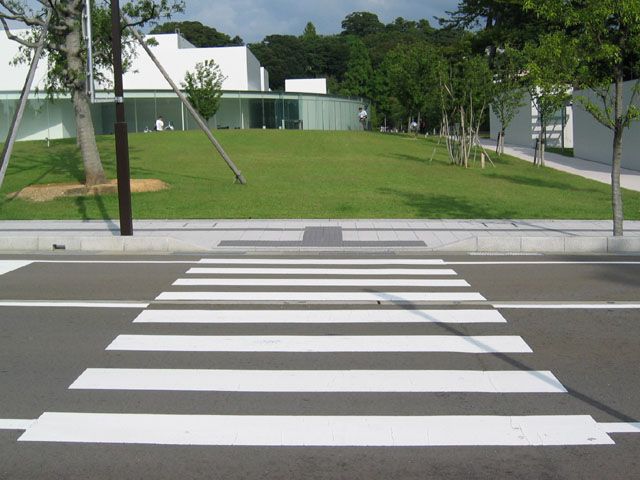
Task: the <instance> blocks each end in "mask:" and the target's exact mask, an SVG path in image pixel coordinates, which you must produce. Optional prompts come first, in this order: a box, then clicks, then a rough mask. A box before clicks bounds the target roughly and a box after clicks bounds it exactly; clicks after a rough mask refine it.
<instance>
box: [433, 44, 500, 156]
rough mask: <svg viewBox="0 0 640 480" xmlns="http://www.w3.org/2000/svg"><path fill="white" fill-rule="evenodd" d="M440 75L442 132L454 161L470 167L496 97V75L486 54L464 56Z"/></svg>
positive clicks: (453, 62)
mask: <svg viewBox="0 0 640 480" xmlns="http://www.w3.org/2000/svg"><path fill="white" fill-rule="evenodd" d="M444 72H445V73H444V75H442V77H441V102H442V117H443V119H442V124H443V134H444V136H445V139H446V141H447V148H448V150H449V157H450V158H451V161H452V163H455V164H457V165H463V166H464V167H465V168H466V167H468V166H469V159H470V156H471V153H472V151H473V147H474V146H477V145H478V144H479V142H478V132H479V131H480V125H482V123H483V121H484V118H485V117H484V115H485V112H486V110H487V107H488V105H489V103H490V102H491V99H492V97H493V92H492V89H493V85H494V83H493V75H492V72H491V70H490V69H489V63H488V59H487V56H486V55H478V56H473V55H463V56H462V57H461V58H459V59H457V60H455V61H451V62H450V64H449V66H448V68H447V69H446V70H445V71H444Z"/></svg>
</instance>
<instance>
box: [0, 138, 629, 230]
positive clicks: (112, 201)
mask: <svg viewBox="0 0 640 480" xmlns="http://www.w3.org/2000/svg"><path fill="white" fill-rule="evenodd" d="M217 135H218V137H219V139H220V141H221V142H222V144H223V145H224V146H225V148H226V149H227V151H228V152H229V154H230V155H231V157H232V158H233V159H234V160H235V161H236V163H237V164H238V166H239V168H240V169H241V170H242V172H243V173H244V175H245V176H246V178H247V180H248V185H247V186H244V187H243V186H240V185H237V184H234V183H233V174H232V173H231V171H230V170H228V169H227V167H226V165H225V164H224V163H223V161H222V160H221V159H220V158H219V157H218V155H217V153H216V152H215V151H214V150H213V148H212V147H211V146H210V144H208V141H207V140H206V138H205V137H204V135H202V134H201V133H199V132H163V133H162V134H137V135H131V136H130V148H131V173H132V177H133V178H159V179H162V180H164V181H166V182H168V183H169V184H170V185H171V186H172V188H171V189H170V190H168V191H164V192H156V193H144V194H135V195H134V197H133V209H134V218H558V219H561V218H575V219H608V218H610V191H609V187H608V186H607V185H603V184H599V183H596V182H593V181H589V180H585V179H582V178H579V177H575V176H571V175H568V174H565V173H561V172H557V171H554V170H551V169H539V168H534V167H532V166H531V165H530V164H528V163H525V162H522V161H519V160H516V159H512V158H504V159H502V160H500V161H496V168H491V167H488V168H487V169H485V170H481V169H480V168H478V167H475V168H471V169H468V170H465V169H462V168H459V167H455V166H452V165H449V163H448V160H447V158H446V153H445V151H444V149H443V148H439V149H438V153H437V155H436V157H435V159H434V161H433V162H432V163H431V162H429V158H430V157H431V154H432V152H433V149H434V147H435V145H436V143H435V142H436V141H435V140H424V139H417V140H416V139H411V138H406V137H401V136H392V135H382V134H376V133H363V132H298V131H273V130H269V131H263V130H253V131H233V130H231V131H219V132H217ZM99 148H100V150H101V153H102V156H103V161H104V164H105V167H106V169H107V171H108V174H109V176H110V177H112V178H113V177H114V163H113V162H114V159H113V157H114V148H113V138H112V137H100V138H99ZM81 179H82V169H81V161H80V158H79V155H78V153H77V151H76V148H75V145H74V142H73V141H58V142H55V143H54V144H53V145H52V147H51V148H47V147H46V145H45V144H44V142H28V143H20V144H18V145H17V147H16V151H15V154H14V158H13V159H12V164H11V166H10V167H9V171H8V172H7V178H6V180H5V185H4V186H3V188H2V197H3V199H2V200H0V218H2V219H30V218H34V219H54V218H59V219H63V218H64V219H96V218H117V216H118V208H117V198H116V197H114V196H102V197H81V198H65V199H59V200H56V201H53V202H47V203H43V204H35V203H29V202H24V201H21V200H6V199H5V195H6V194H7V193H9V192H14V191H16V190H19V189H20V188H22V187H24V186H26V185H29V184H34V183H54V182H68V181H74V180H76V181H77V180H81ZM625 202H626V203H625V215H626V217H627V218H628V219H638V218H640V193H635V192H625Z"/></svg>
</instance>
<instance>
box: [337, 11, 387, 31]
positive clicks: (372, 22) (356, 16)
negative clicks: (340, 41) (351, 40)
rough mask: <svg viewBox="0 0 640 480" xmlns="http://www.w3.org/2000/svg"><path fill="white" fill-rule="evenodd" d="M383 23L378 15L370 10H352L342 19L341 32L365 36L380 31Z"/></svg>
mask: <svg viewBox="0 0 640 480" xmlns="http://www.w3.org/2000/svg"><path fill="white" fill-rule="evenodd" d="M383 29H384V24H383V23H382V22H381V21H380V19H379V18H378V15H376V14H375V13H370V12H353V13H350V14H349V15H347V16H346V18H345V19H344V20H343V21H342V34H343V35H355V36H357V37H365V36H367V35H373V34H375V33H378V32H381V31H382V30H383Z"/></svg>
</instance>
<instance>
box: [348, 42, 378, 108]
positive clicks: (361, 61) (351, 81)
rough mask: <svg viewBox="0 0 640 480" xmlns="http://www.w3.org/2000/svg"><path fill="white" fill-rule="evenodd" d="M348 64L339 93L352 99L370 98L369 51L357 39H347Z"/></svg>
mask: <svg viewBox="0 0 640 480" xmlns="http://www.w3.org/2000/svg"><path fill="white" fill-rule="evenodd" d="M349 51H350V54H349V63H348V64H347V72H346V74H345V78H344V82H343V83H342V89H341V92H342V94H343V95H346V96H352V97H365V98H371V93H372V84H373V66H372V65H371V58H369V51H368V50H367V48H366V47H365V45H364V43H363V42H362V40H360V39H359V38H358V37H352V38H350V39H349Z"/></svg>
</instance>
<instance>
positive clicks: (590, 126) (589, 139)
mask: <svg viewBox="0 0 640 480" xmlns="http://www.w3.org/2000/svg"><path fill="white" fill-rule="evenodd" d="M634 84H635V81H630V82H626V83H625V84H624V87H625V92H624V102H625V106H627V105H629V102H630V100H631V90H632V88H633V85H634ZM612 91H613V89H612ZM578 97H587V98H590V99H591V100H592V101H593V102H594V103H596V104H597V105H598V102H599V100H598V99H597V97H596V96H595V95H594V94H593V92H590V91H577V92H575V93H574V105H575V107H574V111H575V144H576V145H575V150H574V151H575V155H576V157H579V158H584V159H587V160H591V161H594V162H598V163H604V164H607V165H611V160H612V156H613V131H611V130H609V129H608V128H606V127H604V126H603V125H601V124H600V123H598V122H596V120H595V119H594V118H593V117H592V116H591V114H589V113H588V112H587V111H586V110H585V109H584V107H582V105H581V103H580V102H579V101H578ZM599 105H601V103H599ZM636 105H639V106H640V102H639V101H636ZM622 146H623V149H622V166H623V167H624V168H628V169H631V170H640V124H638V123H634V124H633V125H632V126H631V128H630V129H628V130H625V132H624V137H623V139H622Z"/></svg>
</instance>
